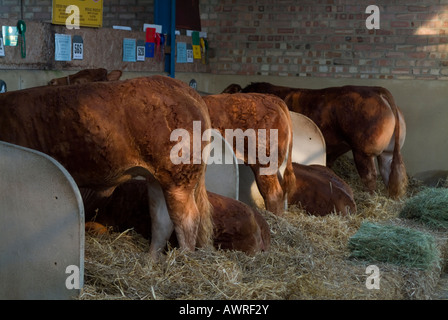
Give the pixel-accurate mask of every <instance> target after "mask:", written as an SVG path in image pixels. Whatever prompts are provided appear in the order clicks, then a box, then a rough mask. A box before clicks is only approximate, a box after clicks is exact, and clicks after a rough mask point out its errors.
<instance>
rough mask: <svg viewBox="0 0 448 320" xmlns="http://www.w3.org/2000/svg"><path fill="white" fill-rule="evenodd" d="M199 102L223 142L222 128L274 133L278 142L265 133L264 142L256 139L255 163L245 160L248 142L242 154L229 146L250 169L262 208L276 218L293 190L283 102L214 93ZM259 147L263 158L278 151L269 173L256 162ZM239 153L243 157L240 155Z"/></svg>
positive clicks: (288, 124)
mask: <svg viewBox="0 0 448 320" xmlns="http://www.w3.org/2000/svg"><path fill="white" fill-rule="evenodd" d="M203 99H204V101H205V103H206V104H207V106H208V110H209V114H210V120H211V123H212V127H213V128H214V129H216V130H218V131H219V132H220V133H221V135H222V136H223V137H224V138H225V139H226V140H229V136H228V134H226V129H228V130H237V129H241V130H242V131H244V132H247V130H249V129H253V130H254V132H255V133H257V132H258V131H259V130H260V129H265V130H268V131H269V129H274V130H277V133H278V139H277V140H278V141H274V139H270V136H269V135H270V133H269V132H266V139H265V140H263V139H257V141H256V149H257V151H258V152H257V155H256V156H257V159H254V160H256V161H250V159H249V152H248V150H249V144H250V143H249V141H248V140H249V139H247V140H246V139H245V143H244V151H242V150H238V149H237V143H234V141H232V140H233V139H230V141H229V143H231V145H232V146H233V148H234V150H235V154H236V155H237V157H239V158H241V159H243V157H244V162H245V163H246V164H248V165H249V166H250V167H251V169H252V171H253V173H254V176H255V181H256V183H257V186H258V189H259V191H260V194H261V195H262V197H263V199H264V202H265V206H266V209H267V210H269V211H271V212H273V213H275V214H277V215H280V214H282V213H283V212H284V210H285V202H286V201H287V199H288V198H287V194H290V193H291V192H292V191H293V188H294V187H295V176H294V172H293V168H292V156H291V155H292V124H291V118H290V114H289V111H288V108H287V107H286V105H285V103H284V102H283V101H282V100H281V99H279V98H277V97H275V96H268V95H264V94H256V93H252V94H247V93H246V94H244V93H238V94H217V95H209V96H204V97H203ZM234 132H235V131H234ZM271 142H274V145H273V146H274V148H277V150H275V149H274V150H272V151H271V150H270V144H271ZM260 148H261V149H263V148H265V149H264V150H266V155H268V154H269V155H271V154H272V152H275V151H277V152H278V163H277V166H276V168H275V169H276V170H275V171H274V172H273V173H270V174H263V173H262V172H261V170H262V169H263V168H265V167H268V165H264V164H262V162H260ZM242 152H244V154H241V153H242ZM284 161H286V169H285V172H284V175H283V179H282V181H281V182H280V180H279V178H278V173H279V171H278V169H279V168H280V166H281V165H282V163H283V162H284ZM251 162H252V163H251ZM270 165H272V164H270Z"/></svg>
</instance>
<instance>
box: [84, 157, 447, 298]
mask: <svg viewBox="0 0 448 320" xmlns="http://www.w3.org/2000/svg"><path fill="white" fill-rule="evenodd" d="M333 169H334V170H335V172H336V173H337V174H338V175H339V176H340V177H341V178H343V179H345V180H346V181H347V182H348V183H349V184H350V185H351V186H352V188H353V189H354V192H355V200H356V202H357V206H358V213H357V214H356V215H350V216H345V217H342V216H339V215H336V214H331V215H328V216H325V217H315V216H309V215H307V214H306V213H305V212H304V211H302V210H301V209H300V208H297V207H294V208H290V209H289V210H288V212H287V213H286V214H285V215H284V216H283V217H276V216H274V215H273V214H271V213H270V212H267V211H262V214H263V216H264V217H265V218H266V220H267V222H268V224H269V226H270V229H271V248H270V250H269V251H268V252H263V253H258V254H256V255H253V256H248V255H246V254H244V253H241V252H236V251H223V250H216V249H212V248H205V249H199V250H197V251H196V252H183V251H181V250H179V249H178V248H168V250H167V252H166V254H165V255H164V256H163V257H162V259H161V261H159V262H158V263H153V262H152V261H151V260H150V259H149V257H148V255H147V252H148V249H149V243H148V240H146V239H144V238H143V237H142V236H141V235H139V234H137V233H135V232H134V231H133V230H127V231H125V232H123V233H111V234H109V235H102V236H95V235H91V234H86V244H85V247H86V251H85V281H84V282H85V285H84V288H83V290H82V293H81V295H80V299H86V300H87V299H207V300H214V299H243V300H246V299H260V300H269V299H279V300H287V299H431V298H434V297H435V296H434V295H435V288H436V286H437V283H438V280H439V278H440V274H441V271H442V268H443V265H444V263H440V264H433V265H431V266H430V267H428V268H426V269H419V268H415V267H409V266H402V265H397V264H393V263H386V262H371V261H367V260H361V259H354V258H353V257H352V256H351V252H350V250H349V248H348V242H349V240H350V238H351V237H353V236H354V235H355V234H356V233H357V232H358V230H359V228H360V226H361V225H362V224H363V223H364V222H374V223H387V224H391V225H395V226H401V227H412V228H415V229H418V230H420V231H422V232H427V233H428V234H431V236H433V237H434V239H435V240H436V242H437V248H439V250H440V252H441V253H440V255H441V261H442V262H445V261H446V256H447V250H446V247H447V245H446V242H447V239H446V232H445V233H444V232H443V231H440V230H433V229H428V228H427V226H424V225H422V224H420V223H418V222H416V221H414V220H407V219H404V218H400V217H399V212H400V211H401V210H402V208H403V206H404V201H394V200H391V199H389V198H388V197H386V196H384V194H385V191H384V187H383V188H382V190H380V191H379V192H378V193H377V194H375V195H370V194H368V193H365V192H363V191H362V187H361V184H360V181H359V178H358V176H357V174H356V171H355V169H354V166H353V164H352V162H351V161H350V160H349V159H348V158H342V159H341V160H339V161H338V163H337V164H336V167H334V168H333ZM422 190H424V187H422V186H421V185H419V184H418V183H417V182H416V181H414V180H412V179H411V187H410V191H409V197H411V196H414V195H415V194H418V193H419V192H420V191H422ZM371 264H375V265H377V266H378V268H379V270H380V272H381V278H380V289H379V290H375V289H370V290H369V289H367V288H366V285H365V284H366V279H367V277H368V274H366V267H367V266H369V265H371Z"/></svg>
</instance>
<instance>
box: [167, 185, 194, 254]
mask: <svg viewBox="0 0 448 320" xmlns="http://www.w3.org/2000/svg"><path fill="white" fill-rule="evenodd" d="M165 199H166V204H167V206H168V212H169V213H170V218H171V221H172V222H173V224H174V230H175V232H176V236H177V240H178V242H179V246H180V248H181V249H187V250H190V251H193V250H194V249H195V247H196V240H197V237H198V230H199V224H200V223H201V217H200V214H199V210H198V207H197V205H196V201H195V197H194V191H193V190H189V189H185V188H182V187H175V188H171V189H168V190H167V192H165Z"/></svg>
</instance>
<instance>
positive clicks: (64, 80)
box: [48, 68, 122, 86]
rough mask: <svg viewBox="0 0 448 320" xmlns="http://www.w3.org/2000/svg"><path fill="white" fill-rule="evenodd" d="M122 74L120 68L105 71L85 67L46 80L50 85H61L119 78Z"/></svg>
mask: <svg viewBox="0 0 448 320" xmlns="http://www.w3.org/2000/svg"><path fill="white" fill-rule="evenodd" d="M121 75H122V72H121V71H120V70H113V71H111V72H110V73H107V70H106V69H104V68H99V69H85V70H81V71H79V72H77V73H75V74H71V75H69V76H66V77H61V78H55V79H52V80H50V81H49V82H48V85H50V86H63V85H69V84H81V83H86V82H96V81H115V80H119V79H120V77H121Z"/></svg>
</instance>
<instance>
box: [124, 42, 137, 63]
mask: <svg viewBox="0 0 448 320" xmlns="http://www.w3.org/2000/svg"><path fill="white" fill-rule="evenodd" d="M135 55H136V41H135V39H129V38H124V39H123V61H127V62H135V61H136V57H135Z"/></svg>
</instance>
